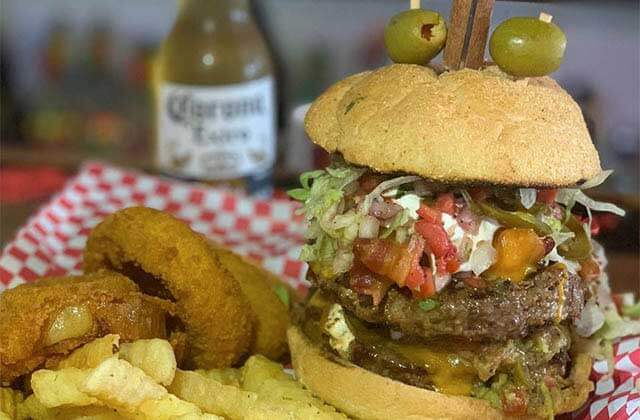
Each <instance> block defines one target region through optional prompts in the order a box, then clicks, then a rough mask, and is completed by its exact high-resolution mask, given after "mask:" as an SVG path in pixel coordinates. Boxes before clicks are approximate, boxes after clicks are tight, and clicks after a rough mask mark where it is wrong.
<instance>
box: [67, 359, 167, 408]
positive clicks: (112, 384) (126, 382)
mask: <svg viewBox="0 0 640 420" xmlns="http://www.w3.org/2000/svg"><path fill="white" fill-rule="evenodd" d="M79 389H80V390H81V391H82V392H84V393H86V394H87V395H90V396H92V397H94V398H97V399H99V400H101V401H102V402H104V403H106V404H107V405H109V406H115V407H118V408H122V409H123V410H125V411H127V412H130V413H135V412H136V410H137V408H138V407H139V406H140V405H141V404H142V403H143V402H144V401H146V400H149V399H160V398H163V397H164V396H165V395H167V390H166V389H165V388H163V387H162V386H161V385H158V384H157V383H156V382H155V381H154V380H153V379H152V378H151V377H149V376H147V375H146V374H145V373H144V371H142V369H140V368H137V367H135V366H132V365H131V364H130V363H129V362H127V361H125V360H120V359H118V358H117V357H112V358H110V359H107V360H105V361H104V362H102V363H100V365H98V367H96V368H95V369H93V370H92V371H90V372H89V374H88V375H86V377H85V378H84V380H83V381H82V383H81V384H79Z"/></svg>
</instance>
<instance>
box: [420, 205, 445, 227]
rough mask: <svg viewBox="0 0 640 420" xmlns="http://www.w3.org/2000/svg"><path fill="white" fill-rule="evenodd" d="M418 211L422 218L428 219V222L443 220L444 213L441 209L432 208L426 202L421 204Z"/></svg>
mask: <svg viewBox="0 0 640 420" xmlns="http://www.w3.org/2000/svg"><path fill="white" fill-rule="evenodd" d="M416 213H418V216H420V217H421V218H422V219H424V220H426V221H427V222H431V223H441V222H442V213H441V212H440V210H437V209H434V208H431V207H429V206H427V205H426V204H424V203H422V204H421V205H420V208H419V209H418V211H417V212H416Z"/></svg>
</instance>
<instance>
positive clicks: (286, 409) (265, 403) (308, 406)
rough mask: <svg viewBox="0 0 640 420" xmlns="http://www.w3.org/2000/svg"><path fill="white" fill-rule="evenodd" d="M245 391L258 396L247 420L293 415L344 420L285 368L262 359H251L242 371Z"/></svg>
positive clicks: (253, 357)
mask: <svg viewBox="0 0 640 420" xmlns="http://www.w3.org/2000/svg"><path fill="white" fill-rule="evenodd" d="M242 389H243V390H245V391H250V392H255V393H256V394H258V395H259V403H260V404H258V405H257V406H256V407H255V408H254V409H253V410H249V411H248V412H247V413H246V416H245V418H256V419H257V418H260V415H267V413H272V412H273V413H276V412H278V413H281V414H280V415H281V416H284V415H286V413H293V415H292V417H293V418H296V419H344V418H346V417H345V416H344V415H343V414H340V413H338V412H337V411H336V410H335V408H333V407H331V406H330V405H327V404H325V403H324V402H323V401H322V400H320V399H318V398H316V397H314V396H313V395H312V394H311V392H310V391H309V390H307V389H305V388H304V387H303V386H302V385H301V384H300V382H298V381H296V380H295V379H293V378H292V377H291V376H289V375H287V374H286V373H285V372H284V371H283V370H282V365H280V364H279V363H276V362H273V361H271V360H269V359H267V358H265V357H263V356H259V355H258V356H252V357H250V358H249V359H248V360H247V362H246V363H245V365H244V367H243V368H242Z"/></svg>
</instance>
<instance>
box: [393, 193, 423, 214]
mask: <svg viewBox="0 0 640 420" xmlns="http://www.w3.org/2000/svg"><path fill="white" fill-rule="evenodd" d="M393 202H394V203H396V204H397V205H399V206H400V207H402V208H404V209H407V210H409V217H411V218H412V219H414V220H417V219H418V213H417V211H418V209H419V208H420V202H421V198H420V197H419V196H417V195H415V194H405V195H403V196H402V197H400V198H396V199H394V200H393Z"/></svg>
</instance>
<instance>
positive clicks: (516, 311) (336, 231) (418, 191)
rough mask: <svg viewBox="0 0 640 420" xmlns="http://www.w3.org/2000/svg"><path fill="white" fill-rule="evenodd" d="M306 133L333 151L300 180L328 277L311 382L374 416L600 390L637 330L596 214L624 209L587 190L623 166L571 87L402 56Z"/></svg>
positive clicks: (505, 405)
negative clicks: (618, 297)
mask: <svg viewBox="0 0 640 420" xmlns="http://www.w3.org/2000/svg"><path fill="white" fill-rule="evenodd" d="M305 129H306V132H307V134H308V136H309V137H310V139H311V140H312V141H313V142H314V143H315V144H317V145H319V146H320V147H322V148H323V149H325V150H326V151H327V152H329V153H331V155H332V162H331V164H330V165H329V166H328V167H327V168H326V169H323V170H316V171H312V172H307V173H305V174H303V175H302V176H301V179H300V182H301V188H297V189H295V190H292V191H290V195H291V196H292V197H294V198H295V199H297V200H299V201H301V202H302V206H301V211H302V212H303V213H304V215H305V217H306V220H307V221H308V230H307V234H306V235H307V236H306V238H307V243H306V244H305V245H304V246H303V248H302V251H301V259H302V260H304V261H306V262H308V264H309V270H308V275H307V278H308V280H309V282H310V284H311V286H312V288H311V290H310V293H309V297H308V299H307V301H306V303H305V304H304V305H302V306H300V307H299V308H297V309H296V310H295V317H294V319H295V324H294V325H293V326H292V327H291V328H290V329H289V331H288V340H289V345H290V349H291V356H292V363H293V367H294V369H295V372H296V375H297V376H298V377H299V379H300V380H301V382H302V383H303V384H304V385H305V386H307V387H308V388H309V389H310V390H311V391H312V392H314V393H315V394H317V395H318V396H319V397H321V398H322V399H324V400H325V401H327V402H328V403H330V404H332V405H334V406H336V407H337V408H339V409H340V410H342V411H343V412H345V413H346V414H348V415H350V416H353V417H357V418H371V419H389V418H412V419H418V418H454V419H455V418H460V419H468V418H501V417H503V416H516V417H532V418H537V417H546V418H549V417H551V416H553V415H557V414H560V413H566V412H571V411H574V410H576V409H578V408H579V407H580V406H581V405H582V404H583V403H584V402H585V401H586V399H587V397H588V395H589V393H590V392H591V391H592V390H593V383H592V382H591V381H590V380H589V375H590V371H591V366H592V361H593V358H594V357H606V354H607V348H608V347H607V345H606V344H607V342H608V340H610V339H612V338H613V337H615V336H616V335H620V334H624V333H628V332H629V330H628V326H627V327H624V328H627V329H626V330H625V329H624V328H623V327H620V325H622V323H618V324H616V323H615V322H614V321H616V320H620V318H619V316H618V315H617V313H616V312H615V306H614V305H613V303H612V302H611V298H610V293H609V290H608V286H607V280H606V274H605V271H604V268H605V265H606V259H605V257H604V254H603V252H602V247H601V246H600V245H598V244H597V243H596V242H595V241H594V240H593V239H592V237H591V236H592V233H593V231H594V230H595V228H596V226H595V223H593V222H592V220H593V218H592V215H593V212H612V213H615V214H618V215H623V214H624V212H623V211H622V210H621V209H619V208H618V207H616V206H615V205H612V204H610V203H603V202H599V201H596V200H593V199H591V198H589V197H588V196H587V195H586V194H585V192H584V191H585V190H586V189H589V188H591V187H594V186H597V185H599V184H600V183H602V182H603V181H604V180H605V178H606V177H607V175H609V173H610V172H609V171H603V170H602V169H601V166H600V161H599V158H598V154H597V152H596V150H595V148H594V146H593V144H592V142H591V139H590V136H589V132H588V130H587V127H586V125H585V121H584V118H583V116H582V113H581V111H580V108H579V107H578V105H577V104H576V103H575V102H574V101H573V99H572V98H571V97H570V95H569V94H568V93H567V92H565V91H564V90H563V89H562V88H561V87H560V86H559V85H558V84H557V83H556V82H555V81H554V80H552V79H551V78H549V77H546V76H545V77H531V78H519V79H518V78H514V77H512V76H509V75H507V74H505V73H503V72H502V71H501V70H500V69H498V68H496V67H491V66H489V67H486V68H484V69H481V70H473V69H462V70H459V71H444V72H438V71H436V70H434V69H432V68H430V67H427V66H422V65H413V64H392V65H389V66H386V67H383V68H380V69H377V70H374V71H367V72H364V73H359V74H356V75H353V76H350V77H348V78H346V79H344V80H342V81H340V82H338V83H336V84H335V85H333V86H332V87H330V88H329V89H328V90H327V91H326V92H325V93H324V94H322V95H321V96H320V97H319V98H318V99H317V100H316V101H315V102H314V103H313V104H312V106H311V108H310V110H309V112H308V114H307V116H306V120H305ZM616 317H618V318H616ZM607 323H609V327H608V328H605V327H603V325H605V324H607ZM605 326H606V325H605ZM616 326H617V327H616ZM616 328H618V330H617V331H616ZM603 331H606V333H604V332H603Z"/></svg>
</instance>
